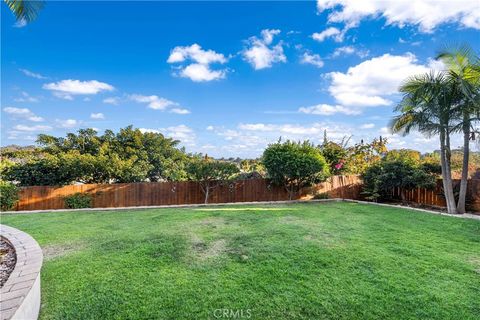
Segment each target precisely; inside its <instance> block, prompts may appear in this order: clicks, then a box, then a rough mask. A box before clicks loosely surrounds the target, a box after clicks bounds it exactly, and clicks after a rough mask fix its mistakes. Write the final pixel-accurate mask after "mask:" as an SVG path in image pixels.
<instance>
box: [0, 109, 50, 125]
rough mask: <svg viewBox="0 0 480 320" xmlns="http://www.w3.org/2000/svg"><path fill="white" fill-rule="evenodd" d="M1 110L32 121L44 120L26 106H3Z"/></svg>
mask: <svg viewBox="0 0 480 320" xmlns="http://www.w3.org/2000/svg"><path fill="white" fill-rule="evenodd" d="M3 111H4V112H5V113H8V114H10V115H12V116H13V117H17V118H22V119H27V120H29V121H33V122H41V121H43V120H44V119H43V118H42V117H39V116H36V115H35V114H34V113H33V112H32V111H31V110H30V109H27V108H15V107H6V108H3Z"/></svg>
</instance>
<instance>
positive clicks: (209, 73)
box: [179, 63, 226, 82]
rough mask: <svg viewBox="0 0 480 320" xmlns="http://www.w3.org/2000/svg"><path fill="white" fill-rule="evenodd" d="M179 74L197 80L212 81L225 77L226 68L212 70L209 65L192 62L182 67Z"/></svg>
mask: <svg viewBox="0 0 480 320" xmlns="http://www.w3.org/2000/svg"><path fill="white" fill-rule="evenodd" d="M179 75H180V76H181V77H183V78H189V79H190V80H192V81H195V82H203V81H212V80H217V79H223V78H225V75H226V71H225V70H212V69H210V67H209V66H208V65H205V64H200V63H192V64H189V65H188V66H186V67H184V68H182V69H181V70H180V72H179Z"/></svg>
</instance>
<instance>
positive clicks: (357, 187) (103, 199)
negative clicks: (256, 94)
mask: <svg viewBox="0 0 480 320" xmlns="http://www.w3.org/2000/svg"><path fill="white" fill-rule="evenodd" d="M77 192H80V193H87V194H89V195H91V197H92V205H93V207H94V208H108V207H131V206H158V205H179V204H198V203H203V202H204V194H203V193H202V191H201V188H200V185H199V184H198V183H197V182H194V181H183V182H145V183H118V184H83V185H68V186H62V187H55V186H35V187H23V188H21V189H20V193H19V198H20V200H19V202H18V203H17V205H16V208H15V209H16V210H17V211H22V210H49V209H64V208H65V201H64V198H65V197H66V196H68V195H72V194H74V193H77ZM360 192H361V179H360V177H358V176H334V177H331V178H330V179H328V180H327V181H326V182H323V183H320V184H318V185H315V186H313V187H311V188H306V189H304V190H302V192H301V193H300V194H299V195H298V197H297V199H300V198H308V197H311V196H312V195H313V194H315V193H328V195H329V197H330V198H345V199H358V198H359V197H360ZM280 200H288V194H287V192H286V191H285V189H284V188H282V187H278V186H273V185H271V184H270V182H269V181H268V180H265V179H252V180H241V181H236V182H233V183H230V184H228V185H222V186H220V187H218V188H215V189H214V190H213V191H212V192H211V195H210V197H209V201H208V202H209V203H226V202H254V201H280Z"/></svg>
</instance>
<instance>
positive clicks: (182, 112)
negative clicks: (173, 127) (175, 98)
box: [170, 108, 190, 114]
mask: <svg viewBox="0 0 480 320" xmlns="http://www.w3.org/2000/svg"><path fill="white" fill-rule="evenodd" d="M170 112H171V113H176V114H189V113H190V110H188V109H183V108H173V109H170Z"/></svg>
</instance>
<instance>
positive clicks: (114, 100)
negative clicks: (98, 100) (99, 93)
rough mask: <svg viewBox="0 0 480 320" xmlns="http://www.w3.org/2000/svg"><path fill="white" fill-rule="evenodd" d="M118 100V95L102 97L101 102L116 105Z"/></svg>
mask: <svg viewBox="0 0 480 320" xmlns="http://www.w3.org/2000/svg"><path fill="white" fill-rule="evenodd" d="M119 102H120V98H118V97H109V98H105V99H103V103H106V104H112V105H114V106H116V105H118V103H119Z"/></svg>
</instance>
